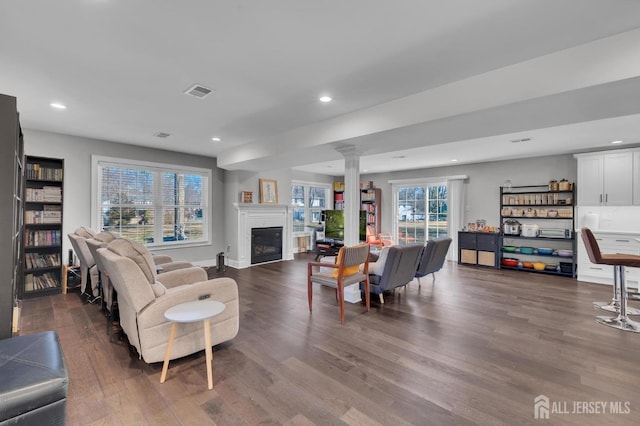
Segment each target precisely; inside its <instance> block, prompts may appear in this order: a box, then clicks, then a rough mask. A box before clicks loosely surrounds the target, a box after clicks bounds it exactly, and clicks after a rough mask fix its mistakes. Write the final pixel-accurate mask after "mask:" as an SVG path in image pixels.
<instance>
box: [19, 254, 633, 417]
mask: <svg viewBox="0 0 640 426" xmlns="http://www.w3.org/2000/svg"><path fill="white" fill-rule="evenodd" d="M312 257H313V256H312V255H310V254H308V255H304V254H303V255H299V258H298V259H297V260H295V261H288V262H280V263H273V264H268V265H263V266H257V267H253V268H248V269H244V270H231V269H230V270H228V271H227V272H226V273H225V275H227V276H231V277H233V278H235V279H236V280H237V282H238V286H239V291H240V314H241V318H240V332H239V334H238V336H237V337H236V338H235V339H234V340H232V341H231V342H227V343H225V344H222V345H219V346H216V347H215V348H214V384H215V387H214V389H213V390H207V388H206V387H207V386H206V385H207V378H206V370H205V366H204V352H201V353H198V354H195V355H193V356H190V357H187V358H184V359H181V360H178V361H175V362H172V364H171V366H170V369H169V374H168V379H167V381H166V382H165V383H164V384H160V383H159V380H160V372H161V367H162V366H161V363H158V364H152V365H148V364H145V363H144V362H142V361H140V360H138V359H137V358H135V357H131V356H130V351H129V349H128V345H127V344H126V343H125V342H121V341H117V339H114V336H112V335H109V334H108V333H107V326H106V320H105V317H104V316H103V314H102V313H101V312H100V310H99V309H98V307H96V306H95V305H87V304H83V303H82V302H81V300H80V297H79V296H78V295H77V294H76V293H71V294H68V295H56V296H51V297H44V298H39V299H32V300H26V301H24V307H23V317H22V318H23V319H22V330H21V334H27V333H31V332H37V331H44V330H50V329H55V330H56V331H57V332H58V334H59V335H60V340H61V342H62V347H63V351H64V355H65V360H66V364H67V367H68V372H69V379H70V384H69V400H68V424H69V425H134V424H136V425H204V424H219V425H253V424H287V425H310V424H316V425H327V424H358V425H376V424H382V425H404V424H416V425H426V424H434V425H448V424H452V425H465V424H483V425H484V424H505V425H521V424H534V423H537V422H541V421H539V420H535V419H534V398H535V397H536V396H538V395H541V394H544V395H546V396H547V397H549V399H550V400H551V402H552V404H553V403H556V405H555V407H556V411H557V409H558V408H562V409H563V410H565V406H564V405H562V403H566V411H569V412H572V411H573V410H574V405H575V404H580V403H581V402H585V401H604V402H606V403H607V406H606V414H572V413H570V414H559V413H558V412H555V413H553V412H552V414H551V418H550V420H548V421H546V422H545V423H546V424H575V425H588V424H594V425H595V424H598V425H602V424H622V425H624V424H629V425H632V424H639V423H640V335H637V334H633V333H628V332H623V331H619V330H614V329H610V328H608V327H604V326H602V325H598V324H596V322H595V321H594V317H595V315H596V314H599V313H598V312H596V311H595V310H594V309H593V308H592V307H591V302H592V301H593V300H608V298H609V297H610V288H609V287H606V286H599V285H595V284H593V285H591V284H584V283H578V282H576V281H574V280H571V279H566V278H560V277H552V276H548V275H541V274H533V273H521V272H517V271H494V270H490V269H477V268H472V267H464V266H462V267H461V266H458V265H456V264H453V263H448V264H447V265H446V266H445V269H444V270H442V271H441V272H439V273H438V274H437V280H436V282H435V285H432V283H431V279H430V278H427V279H423V284H422V289H419V288H418V285H417V282H414V283H412V284H411V285H410V286H409V288H408V289H407V290H406V291H404V290H400V291H397V292H396V293H395V294H393V295H388V296H387V297H386V303H385V304H384V305H380V304H379V303H378V301H377V299H376V298H372V307H371V311H370V312H369V313H365V311H364V305H363V304H347V307H346V319H345V325H343V326H341V325H340V322H339V311H338V307H337V304H336V301H335V297H334V292H333V290H331V289H328V288H315V290H314V311H313V314H312V315H309V311H308V309H307V294H306V292H307V290H306V276H305V274H306V262H307V261H308V260H311V259H312ZM612 402H616V403H618V402H620V403H622V408H623V410H624V408H625V406H624V404H625V403H626V402H628V403H629V404H630V406H629V408H630V412H629V413H628V414H611V413H610V410H611V405H612V404H611V403H612ZM558 404H560V405H558ZM576 406H579V407H582V405H576ZM589 407H593V405H591V406H587V408H589ZM551 408H553V407H551Z"/></svg>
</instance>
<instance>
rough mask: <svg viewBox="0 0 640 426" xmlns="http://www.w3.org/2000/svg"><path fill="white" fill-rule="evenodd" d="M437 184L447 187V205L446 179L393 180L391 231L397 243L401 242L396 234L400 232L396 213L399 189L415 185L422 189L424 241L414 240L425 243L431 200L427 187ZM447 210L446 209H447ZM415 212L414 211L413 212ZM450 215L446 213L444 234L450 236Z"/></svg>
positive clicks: (427, 237) (447, 182)
mask: <svg viewBox="0 0 640 426" xmlns="http://www.w3.org/2000/svg"><path fill="white" fill-rule="evenodd" d="M437 186H446V187H447V198H446V199H445V202H446V203H447V206H448V205H449V197H450V195H449V189H450V188H449V186H450V185H449V181H448V179H441V178H439V179H424V180H406V181H395V182H393V185H392V191H393V232H394V235H395V236H396V237H395V238H394V240H395V241H396V242H397V243H398V244H403V242H400V241H399V237H398V235H400V234H399V232H400V228H401V226H400V218H399V215H398V209H399V202H400V200H399V195H400V190H401V189H405V188H416V187H422V188H423V189H424V204H425V206H424V207H425V211H424V217H423V218H422V219H421V222H422V223H423V226H424V239H425V241H416V242H422V243H426V242H427V241H428V240H429V222H430V218H429V202H430V201H432V200H431V199H430V198H429V188H430V187H437ZM447 212H448V210H447ZM414 214H415V213H414ZM413 222H415V220H413ZM450 222H451V221H450V216H449V213H447V235H446V236H450V235H451V223H450ZM408 243H409V241H405V242H404V244H408Z"/></svg>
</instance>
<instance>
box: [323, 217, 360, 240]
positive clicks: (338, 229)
mask: <svg viewBox="0 0 640 426" xmlns="http://www.w3.org/2000/svg"><path fill="white" fill-rule="evenodd" d="M322 215H323V217H324V236H325V238H331V239H334V240H344V210H323V212H322ZM358 228H359V229H358V234H359V236H360V241H365V240H366V239H367V212H366V211H364V210H361V211H360V226H359V227H358Z"/></svg>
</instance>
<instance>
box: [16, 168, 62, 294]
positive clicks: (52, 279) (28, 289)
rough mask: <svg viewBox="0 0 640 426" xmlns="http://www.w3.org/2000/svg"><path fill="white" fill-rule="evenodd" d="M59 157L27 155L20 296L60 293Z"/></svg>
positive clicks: (60, 212)
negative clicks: (22, 274)
mask: <svg viewBox="0 0 640 426" xmlns="http://www.w3.org/2000/svg"><path fill="white" fill-rule="evenodd" d="M63 170H64V163H63V160H60V159H53V158H44V157H31V156H27V157H26V161H25V189H24V206H25V207H24V278H23V281H24V282H23V286H22V289H21V293H22V296H23V297H25V298H27V297H35V296H42V295H47V294H52V293H60V291H61V278H62V193H63V188H62V185H63Z"/></svg>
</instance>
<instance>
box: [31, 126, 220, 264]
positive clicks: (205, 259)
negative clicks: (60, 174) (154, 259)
mask: <svg viewBox="0 0 640 426" xmlns="http://www.w3.org/2000/svg"><path fill="white" fill-rule="evenodd" d="M23 131H24V141H25V154H26V155H38V156H43V157H53V158H62V159H64V166H65V170H64V195H63V200H64V211H63V235H66V234H68V233H71V232H73V230H75V229H76V228H77V227H79V226H90V225H91V156H92V155H103V156H108V157H116V158H124V159H132V160H139V161H152V162H158V163H166V164H175V165H184V166H191V167H201V168H206V169H210V170H211V171H212V173H211V176H212V178H211V191H212V206H211V220H212V227H211V230H212V231H211V232H212V236H211V241H212V244H209V245H204V246H199V247H189V248H177V249H161V250H162V251H163V253H165V254H168V255H170V256H172V257H173V258H174V260H189V261H193V262H198V263H201V264H205V265H214V264H215V253H217V252H218V251H220V250H224V235H225V231H224V226H225V225H224V223H225V222H224V172H223V170H222V169H218V167H217V166H216V159H215V158H211V157H203V156H195V155H189V154H181V153H177V152H172V151H164V150H159V149H151V148H144V147H139V146H133V145H125V144H121V143H115V142H109V141H104V140H96V139H89V138H82V137H76V136H69V135H62V134H58V133H50V132H42V131H38V130H31V129H23ZM63 240H64V243H63V256H66V253H67V250H68V249H69V248H71V245H70V244H69V241H68V238H64V239H63ZM154 250H155V249H154Z"/></svg>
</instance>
